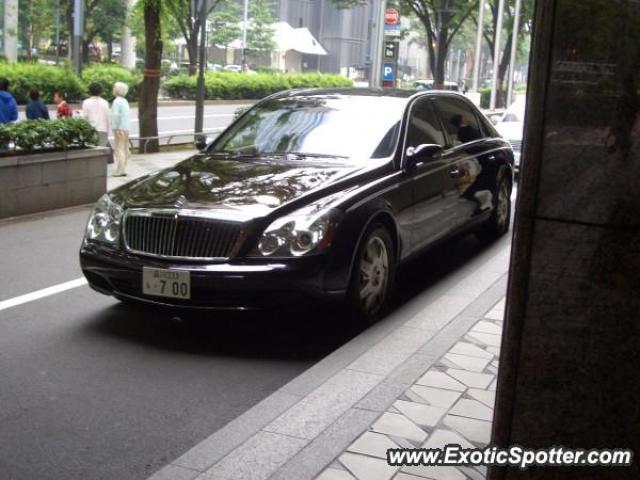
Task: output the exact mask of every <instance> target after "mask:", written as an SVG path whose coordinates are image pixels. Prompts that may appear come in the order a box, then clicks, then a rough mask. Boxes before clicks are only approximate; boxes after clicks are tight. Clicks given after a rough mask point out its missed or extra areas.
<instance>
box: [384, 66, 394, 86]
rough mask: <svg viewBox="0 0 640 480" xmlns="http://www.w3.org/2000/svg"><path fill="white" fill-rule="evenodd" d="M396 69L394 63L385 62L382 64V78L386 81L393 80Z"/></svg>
mask: <svg viewBox="0 0 640 480" xmlns="http://www.w3.org/2000/svg"><path fill="white" fill-rule="evenodd" d="M394 70H395V68H394V65H393V63H385V64H384V65H383V66H382V80H384V81H385V82H393V76H394V75H393V73H394Z"/></svg>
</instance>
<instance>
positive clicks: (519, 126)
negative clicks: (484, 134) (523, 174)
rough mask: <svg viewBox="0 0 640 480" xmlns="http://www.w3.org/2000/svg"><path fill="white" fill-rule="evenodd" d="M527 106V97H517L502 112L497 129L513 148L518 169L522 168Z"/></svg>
mask: <svg viewBox="0 0 640 480" xmlns="http://www.w3.org/2000/svg"><path fill="white" fill-rule="evenodd" d="M525 108H526V97H525V96H520V97H516V101H515V102H513V103H512V104H511V106H510V107H509V108H507V109H506V110H505V112H504V113H503V114H502V117H501V118H500V120H498V123H496V130H498V133H499V134H500V135H501V136H502V137H504V138H506V139H507V140H508V141H509V143H510V144H511V148H513V156H514V161H515V168H516V171H518V170H520V165H521V164H522V135H523V133H524V112H525Z"/></svg>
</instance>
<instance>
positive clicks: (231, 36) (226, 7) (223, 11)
mask: <svg viewBox="0 0 640 480" xmlns="http://www.w3.org/2000/svg"><path fill="white" fill-rule="evenodd" d="M239 18H242V7H240V4H239V3H235V2H225V3H224V4H223V5H222V8H218V9H216V10H214V11H213V12H211V15H209V21H210V22H211V27H210V28H209V44H210V45H216V46H219V47H228V46H229V45H231V43H233V42H234V41H235V40H238V39H240V38H241V37H242V28H241V24H240V23H239V22H238V19H239Z"/></svg>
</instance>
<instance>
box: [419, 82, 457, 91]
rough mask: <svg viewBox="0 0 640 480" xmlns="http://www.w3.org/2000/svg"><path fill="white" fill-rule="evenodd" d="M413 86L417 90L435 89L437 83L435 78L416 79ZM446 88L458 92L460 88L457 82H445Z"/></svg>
mask: <svg viewBox="0 0 640 480" xmlns="http://www.w3.org/2000/svg"><path fill="white" fill-rule="evenodd" d="M413 88H415V89H416V90H434V89H435V84H434V82H433V80H416V81H414V82H413ZM444 90H448V91H450V92H457V91H459V90H460V89H459V87H458V84H457V83H456V82H444Z"/></svg>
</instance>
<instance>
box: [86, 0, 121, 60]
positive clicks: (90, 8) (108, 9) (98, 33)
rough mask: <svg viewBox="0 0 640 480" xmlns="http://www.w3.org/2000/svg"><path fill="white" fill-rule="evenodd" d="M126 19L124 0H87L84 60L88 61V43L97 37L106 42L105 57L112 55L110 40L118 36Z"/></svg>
mask: <svg viewBox="0 0 640 480" xmlns="http://www.w3.org/2000/svg"><path fill="white" fill-rule="evenodd" d="M126 19H127V4H126V1H125V0H89V1H87V10H86V15H85V30H84V45H83V49H82V51H83V56H84V61H85V62H86V61H88V60H89V58H88V55H89V45H90V44H91V43H93V42H94V41H95V39H96V38H99V39H100V40H102V41H103V42H105V43H106V44H107V58H108V59H109V60H111V58H112V56H113V51H112V46H111V44H112V42H113V41H114V40H115V39H116V38H117V37H119V34H120V32H122V27H124V25H125V23H126Z"/></svg>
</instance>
